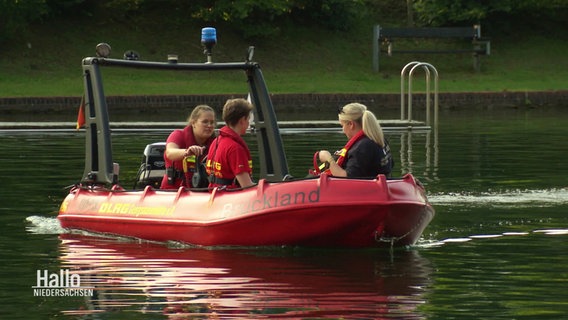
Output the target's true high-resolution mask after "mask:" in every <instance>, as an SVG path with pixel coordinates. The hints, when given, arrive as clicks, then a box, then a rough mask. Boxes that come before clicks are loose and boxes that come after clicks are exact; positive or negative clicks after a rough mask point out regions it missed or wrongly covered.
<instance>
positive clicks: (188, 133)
mask: <svg viewBox="0 0 568 320" xmlns="http://www.w3.org/2000/svg"><path fill="white" fill-rule="evenodd" d="M182 131H183V145H180V146H179V147H180V148H183V149H187V148H188V147H190V146H192V145H197V141H196V140H195V136H194V135H193V128H192V127H191V126H190V125H188V126H186V127H185V128H184V129H183V130H182ZM214 138H215V137H213V136H211V137H210V138H209V139H207V141H206V142H205V146H206V149H205V152H204V153H203V155H201V156H200V157H196V156H195V155H191V156H187V157H184V158H183V159H182V160H177V161H171V160H169V159H167V158H166V155H165V154H164V160H165V162H166V172H170V173H171V174H172V175H173V180H174V181H173V185H176V184H177V181H178V179H181V184H180V185H181V186H184V187H188V188H191V187H192V185H191V179H192V178H193V174H194V173H195V172H196V170H197V165H198V163H199V162H201V161H203V160H204V159H205V157H206V155H207V151H208V150H207V148H208V147H209V146H210V145H211V142H212V141H213V139H214ZM172 142H174V141H172ZM172 169H173V172H172V171H171V170H172Z"/></svg>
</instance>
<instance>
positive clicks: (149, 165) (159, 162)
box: [134, 142, 166, 189]
mask: <svg viewBox="0 0 568 320" xmlns="http://www.w3.org/2000/svg"><path fill="white" fill-rule="evenodd" d="M165 151H166V143H165V142H155V143H151V144H149V145H147V146H146V148H145V149H144V155H143V156H142V163H141V164H140V168H139V169H138V173H137V174H136V183H135V186H134V189H144V187H145V186H148V185H149V186H152V187H154V188H155V189H159V188H160V185H161V183H162V178H163V177H164V174H165V173H166V163H165V162H164V152H165Z"/></svg>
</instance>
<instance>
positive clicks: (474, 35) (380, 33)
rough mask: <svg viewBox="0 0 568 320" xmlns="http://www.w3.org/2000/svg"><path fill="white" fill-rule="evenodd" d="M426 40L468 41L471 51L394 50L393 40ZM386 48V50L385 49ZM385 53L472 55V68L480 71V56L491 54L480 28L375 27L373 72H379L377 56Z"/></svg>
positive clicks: (487, 40) (442, 49)
mask: <svg viewBox="0 0 568 320" xmlns="http://www.w3.org/2000/svg"><path fill="white" fill-rule="evenodd" d="M404 38H406V39H409V38H427V39H434V38H437V39H468V40H471V43H472V48H471V49H451V48H449V49H444V48H439V49H438V48H437V49H412V50H410V49H403V50H396V49H394V45H393V44H394V40H395V39H404ZM385 47H386V49H385ZM381 52H383V53H387V55H388V56H392V54H393V53H472V55H473V68H474V69H475V71H479V70H480V61H479V60H480V56H482V55H489V54H490V53H491V44H490V41H489V39H485V38H482V37H481V27H480V26H479V25H474V26H472V27H444V28H383V27H381V26H379V25H376V26H375V27H374V29H373V70H374V71H375V72H379V55H380V53H381Z"/></svg>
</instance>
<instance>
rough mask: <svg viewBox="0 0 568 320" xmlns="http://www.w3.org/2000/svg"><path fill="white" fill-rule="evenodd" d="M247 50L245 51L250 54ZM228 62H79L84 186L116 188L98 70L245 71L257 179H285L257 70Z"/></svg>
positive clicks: (270, 112)
mask: <svg viewBox="0 0 568 320" xmlns="http://www.w3.org/2000/svg"><path fill="white" fill-rule="evenodd" d="M249 51H250V49H249ZM250 58H251V57H250V55H249V57H247V61H245V62H228V63H215V62H208V63H177V62H174V63H172V62H153V61H139V60H120V59H111V58H103V57H88V58H84V59H83V62H82V65H83V77H84V86H85V97H84V99H85V131H86V144H85V171H84V173H83V177H82V179H81V184H83V185H112V184H117V183H118V170H117V169H116V167H117V165H115V164H114V163H113V157H112V143H111V129H110V122H109V115H108V107H107V102H106V98H105V94H104V88H103V80H102V75H101V67H119V68H134V69H158V70H170V71H171V70H174V71H231V70H236V71H238V70H242V71H244V73H245V75H246V77H247V81H248V86H249V95H250V99H251V102H252V104H253V105H254V108H253V114H254V119H255V130H254V133H255V135H256V139H257V143H258V154H259V161H260V163H259V168H260V173H259V174H260V178H261V179H266V180H267V181H282V180H284V179H285V178H287V177H288V176H289V171H288V162H287V160H286V153H285V152H284V147H283V143H282V137H281V136H280V130H279V128H278V122H277V119H276V114H275V112H274V107H273V105H272V101H271V99H270V95H269V93H268V89H267V87H266V83H265V81H264V77H263V75H262V71H261V68H260V65H259V64H258V63H256V62H251V61H248V60H250Z"/></svg>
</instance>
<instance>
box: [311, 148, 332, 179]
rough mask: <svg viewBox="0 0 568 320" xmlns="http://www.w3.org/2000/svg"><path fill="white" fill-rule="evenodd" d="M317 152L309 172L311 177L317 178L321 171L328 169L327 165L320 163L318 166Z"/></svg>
mask: <svg viewBox="0 0 568 320" xmlns="http://www.w3.org/2000/svg"><path fill="white" fill-rule="evenodd" d="M319 153H320V152H319V151H316V153H314V169H313V171H312V172H311V173H312V174H313V175H316V176H319V175H320V174H321V173H322V171H325V170H327V169H329V163H322V164H319V165H318V163H319Z"/></svg>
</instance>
